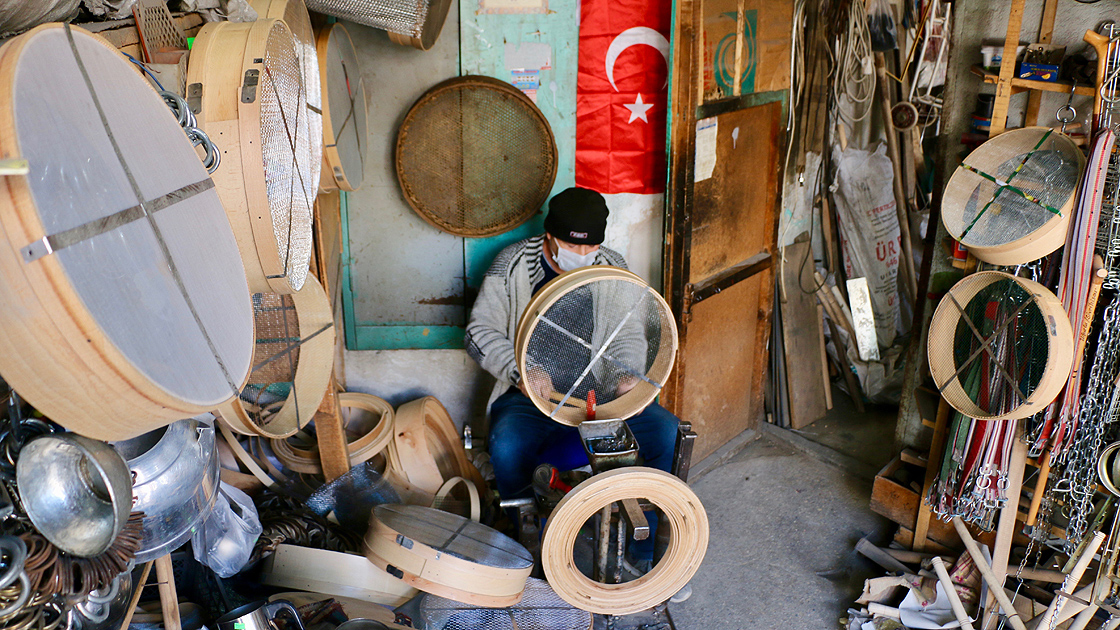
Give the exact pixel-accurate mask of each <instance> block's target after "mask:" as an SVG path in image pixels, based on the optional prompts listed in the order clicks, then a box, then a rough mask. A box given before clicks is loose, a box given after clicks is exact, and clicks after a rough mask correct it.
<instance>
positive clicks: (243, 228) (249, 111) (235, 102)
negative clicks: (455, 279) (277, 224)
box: [187, 18, 311, 295]
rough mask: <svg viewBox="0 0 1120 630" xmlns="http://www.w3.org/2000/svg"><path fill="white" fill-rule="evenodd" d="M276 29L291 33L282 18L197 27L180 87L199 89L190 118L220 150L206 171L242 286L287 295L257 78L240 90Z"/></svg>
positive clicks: (257, 68) (259, 65) (257, 69)
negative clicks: (240, 264) (236, 254)
mask: <svg viewBox="0 0 1120 630" xmlns="http://www.w3.org/2000/svg"><path fill="white" fill-rule="evenodd" d="M277 28H279V29H283V30H285V31H288V32H289V33H290V32H291V31H289V29H288V26H287V25H286V24H284V22H283V21H281V20H277V19H271V18H265V19H260V20H257V21H256V22H211V23H209V24H206V25H205V26H203V27H202V30H200V31H199V32H198V35H197V36H195V40H194V46H193V48H192V49H191V57H190V63H189V65H188V67H187V92H188V93H190V92H191V90H192V89H199V90H201V97H200V99H199V102H200V106H199V110H198V111H195V112H194V113H195V117H196V118H197V119H198V125H199V128H200V129H202V130H203V131H205V132H206V133H207V135H209V136H210V139H211V140H213V141H214V143H215V144H216V145H217V146H218V148H219V150H221V151H222V165H221V167H219V168H218V170H216V171H214V174H213V176H212V177H213V179H214V184H215V185H216V187H217V189H218V194H219V195H220V196H221V198H222V204H223V205H224V206H225V208H226V215H227V216H228V217H229V222H230V225H232V226H233V233H234V236H236V237H237V245H238V247H239V248H240V249H241V258H242V260H243V261H244V262H245V274H246V276H247V277H248V280H249V290H250V291H251V292H253V293H279V294H281V295H288V294H291V293H294V292H296V291H298V290H299V287H296V286H293V285H292V284H291V282H290V281H289V278H288V276H287V271H286V270H285V268H284V260H283V257H282V256H281V252H280V245H279V243H277V242H276V235H275V232H274V227H273V222H272V213H271V211H270V208H269V202H268V192H267V188H266V185H265V173H264V156H263V153H262V149H261V94H260V89H261V87H262V85H263V84H261V83H258V84H255V85H254V86H253V87H252V94H253V97H252V100H251V101H250V102H246V101H247V100H249V99H248V98H247V96H248V94H249V91H248V90H247V89H243V83H244V82H245V78H246V77H251V76H253V75H251V74H250V73H257V74H256V75H255V76H256V77H258V80H259V77H260V75H261V74H263V72H264V59H265V51H266V48H267V45H268V38H269V36H270V35H271V33H272V30H273V29H277ZM292 40H293V41H295V37H294V36H293V38H292ZM251 81H252V79H250V82H251ZM300 81H301V83H302V81H303V78H302V76H301V77H300ZM195 86H198V87H197V88H195ZM309 201H310V200H309ZM310 236H311V235H310V234H308V238H310ZM308 262H310V260H309V261H308ZM296 264H299V263H298V262H297V263H296Z"/></svg>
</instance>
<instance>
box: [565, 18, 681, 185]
mask: <svg viewBox="0 0 1120 630" xmlns="http://www.w3.org/2000/svg"><path fill="white" fill-rule="evenodd" d="M671 9H672V2H671V0H638V1H636V2H629V1H628V2H620V1H618V0H583V1H582V3H581V7H580V26H579V73H578V78H577V80H576V185H577V186H581V187H583V188H590V189H592V190H597V191H599V192H601V193H603V194H615V193H638V194H656V193H661V192H664V191H665V106H666V101H667V79H668V76H669V68H668V58H669V28H670V19H671V16H670V13H671Z"/></svg>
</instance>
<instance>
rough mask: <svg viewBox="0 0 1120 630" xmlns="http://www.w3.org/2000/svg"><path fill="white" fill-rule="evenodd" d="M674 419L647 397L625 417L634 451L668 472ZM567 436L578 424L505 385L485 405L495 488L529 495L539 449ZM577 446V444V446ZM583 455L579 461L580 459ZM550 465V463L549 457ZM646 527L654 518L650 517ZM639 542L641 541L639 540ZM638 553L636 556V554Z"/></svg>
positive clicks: (571, 437)
mask: <svg viewBox="0 0 1120 630" xmlns="http://www.w3.org/2000/svg"><path fill="white" fill-rule="evenodd" d="M679 423H680V421H679V420H678V419H677V417H676V416H674V415H673V414H671V413H669V412H668V411H667V410H666V409H665V408H664V407H662V406H661V405H659V404H657V403H652V404H650V405H649V406H648V407H646V408H645V409H643V410H642V411H641V413H639V414H637V415H636V416H633V417H632V418H630V419H628V420H627V421H626V424H627V425H629V427H630V430H631V431H633V432H634V437H635V438H636V439H637V440H638V452H639V454H641V456H642V459H643V460H645V464H644V465H645V466H648V467H650V468H656V469H658V470H663V471H665V472H669V469H670V468H672V466H673V453H674V451H675V449H676V445H677V425H678V424H679ZM563 441H568V442H572V443H573V444H574V445H575V447H576V448H580V449H582V447H580V446H579V444H580V440H579V430H578V429H576V428H575V427H569V426H566V425H563V424H560V423H559V422H556V421H555V420H552V419H550V418H549V417H548V416H546V415H544V414H543V413H541V411H540V410H539V409H537V407H536V405H534V404H533V401H531V400H529V398H528V397H527V396H525V394H522V393H521V391H520V390H518V389H517V388H513V387H511V388H510V389H509V391H507V392H506V393H504V394H502V395H501V396H499V397H498V399H497V400H495V401H494V404H492V405H491V406H490V439H489V447H490V462H491V463H492V464H493V465H494V476H495V480H496V481H497V485H498V492H499V493H500V494H501V495H502V498H503V499H512V498H519V497H531V496H533V488H532V477H533V469H534V468H536V467H537V465H538V464H540V463H541V462H542V457H541V456H542V454H543V453H544V451H545V450H546V449H548V448H550V447H552V446H554V445H556V444H557V443H560V442H563ZM580 452H582V450H581V451H580ZM586 464H587V460H586V458H584V459H583V462H582V464H579V463H577V464H576V466H575V467H578V466H579V465H586ZM554 465H555V463H554ZM650 525H651V528H652V527H653V526H655V522H651V523H650ZM641 542H642V543H645V542H647V541H641ZM648 542H649V545H648V546H649V551H648V554H649V556H650V557H652V554H653V546H652V545H653V536H650V538H649V539H648ZM641 547H642V549H641V550H640V551H639V549H637V548H632V549H631V552H632V553H634V555H635V556H644V555H646V554H645V553H643V552H645V549H644V548H645V547H646V545H641ZM639 559H642V558H639Z"/></svg>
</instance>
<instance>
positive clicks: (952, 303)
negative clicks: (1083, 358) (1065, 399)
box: [927, 271, 1074, 420]
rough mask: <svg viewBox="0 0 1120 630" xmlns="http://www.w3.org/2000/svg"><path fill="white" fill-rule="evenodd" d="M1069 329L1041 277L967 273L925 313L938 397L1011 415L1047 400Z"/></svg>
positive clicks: (1066, 368)
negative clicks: (928, 317)
mask: <svg viewBox="0 0 1120 630" xmlns="http://www.w3.org/2000/svg"><path fill="white" fill-rule="evenodd" d="M1073 349H1074V348H1073V329H1072V327H1071V325H1070V322H1069V318H1068V317H1067V316H1066V313H1065V311H1064V310H1063V309H1062V305H1061V302H1060V301H1059V300H1058V298H1057V297H1056V296H1055V295H1054V294H1053V293H1051V292H1050V291H1049V290H1047V289H1046V288H1045V287H1043V286H1042V285H1040V284H1038V283H1036V282H1032V281H1030V280H1026V279H1024V278H1018V277H1015V276H1012V275H1009V274H1006V273H1002V272H998V271H984V272H979V273H975V274H972V275H970V276H968V277H967V278H965V279H964V280H962V281H960V282H958V283H957V284H956V285H954V286H953V288H952V289H951V290H950V291H949V292H948V293H947V294H946V295H945V297H943V298H942V299H941V303H940V304H939V305H938V307H937V310H936V311H935V312H934V314H933V318H932V319H931V320H930V330H929V342H928V348H927V350H928V354H929V364H930V373H931V374H932V376H933V379H934V383H935V384H936V385H937V387H938V389H939V391H940V392H941V394H942V395H943V396H944V397H945V400H946V402H948V403H949V404H950V405H952V406H953V408H954V409H956V410H957V411H959V412H961V413H962V414H964V415H966V416H968V417H971V418H977V419H980V420H997V419H1018V418H1025V417H1028V416H1030V415H1033V414H1035V413H1037V412H1038V411H1040V410H1041V409H1043V408H1045V406H1046V405H1048V404H1050V403H1051V402H1052V401H1053V400H1054V399H1055V398H1056V397H1057V395H1058V393H1059V392H1060V391H1061V389H1062V386H1063V385H1064V384H1065V382H1066V380H1067V379H1068V377H1069V374H1070V370H1071V369H1072V367H1073Z"/></svg>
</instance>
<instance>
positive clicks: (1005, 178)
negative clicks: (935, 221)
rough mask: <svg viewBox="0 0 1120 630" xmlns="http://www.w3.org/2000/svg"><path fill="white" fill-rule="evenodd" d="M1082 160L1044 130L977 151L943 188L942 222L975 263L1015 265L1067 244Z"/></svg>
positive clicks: (1021, 132)
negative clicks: (980, 261)
mask: <svg viewBox="0 0 1120 630" xmlns="http://www.w3.org/2000/svg"><path fill="white" fill-rule="evenodd" d="M1084 168H1085V157H1084V156H1083V155H1082V154H1081V150H1080V149H1078V147H1077V145H1076V144H1074V142H1073V140H1071V139H1070V138H1069V137H1068V136H1065V135H1063V134H1061V133H1059V132H1057V131H1054V130H1053V129H1049V128H1046V127H1028V128H1025V129H1016V130H1013V131H1009V132H1007V133H1004V134H1000V135H999V136H996V137H995V138H993V139H991V140H989V141H987V142H985V143H984V144H982V145H980V147H979V148H977V149H976V150H975V151H973V152H972V153H971V154H969V156H968V157H967V158H965V160H964V162H963V163H962V164H961V165H960V166H959V167H957V170H956V172H955V173H953V176H952V177H951V178H950V179H949V183H948V185H946V186H945V194H944V196H943V198H942V202H941V219H942V221H943V222H944V224H945V229H946V230H947V231H948V232H949V234H950V235H951V236H952V237H953V238H955V239H957V240H958V241H960V242H961V243H962V244H963V245H964V246H965V247H967V248H968V249H969V251H971V252H972V253H973V254H974V255H975V256H976V257H977V258H979V259H980V260H983V261H985V262H989V263H992V264H996V265H1018V264H1023V263H1027V262H1030V261H1032V260H1035V259H1038V258H1041V257H1043V256H1045V255H1047V254H1049V253H1051V252H1053V251H1054V250H1056V249H1058V248H1059V247H1061V246H1062V245H1063V244H1065V240H1066V231H1067V229H1068V227H1069V217H1070V213H1071V212H1072V211H1073V204H1074V201H1075V197H1076V195H1075V194H1074V193H1075V192H1076V189H1077V182H1078V180H1079V179H1080V177H1081V172H1082V171H1083V170H1084Z"/></svg>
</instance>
